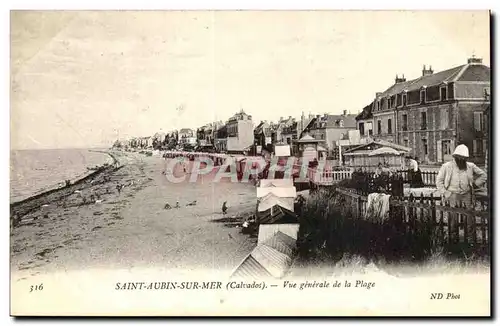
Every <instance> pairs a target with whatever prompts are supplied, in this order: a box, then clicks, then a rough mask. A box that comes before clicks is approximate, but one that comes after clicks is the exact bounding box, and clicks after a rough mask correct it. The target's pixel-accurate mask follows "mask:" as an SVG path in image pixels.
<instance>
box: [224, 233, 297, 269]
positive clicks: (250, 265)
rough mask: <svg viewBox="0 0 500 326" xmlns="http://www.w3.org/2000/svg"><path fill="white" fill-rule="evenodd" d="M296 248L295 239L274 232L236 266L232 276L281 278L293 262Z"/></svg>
mask: <svg viewBox="0 0 500 326" xmlns="http://www.w3.org/2000/svg"><path fill="white" fill-rule="evenodd" d="M259 238H260V237H259ZM295 249H296V240H295V239H293V238H292V237H290V236H289V235H287V234H285V233H283V232H280V231H277V232H274V233H272V234H270V235H269V237H268V238H267V239H266V240H265V241H262V242H259V243H258V244H257V246H256V247H255V248H254V249H253V250H252V252H251V253H250V254H248V255H247V256H246V257H245V258H244V259H243V261H242V262H241V263H240V264H239V265H238V267H236V269H235V270H234V271H233V273H232V274H231V278H233V279H234V278H240V279H256V278H258V279H263V278H281V277H283V276H285V274H286V272H287V270H288V269H289V268H290V266H291V264H292V257H293V254H294V252H295Z"/></svg>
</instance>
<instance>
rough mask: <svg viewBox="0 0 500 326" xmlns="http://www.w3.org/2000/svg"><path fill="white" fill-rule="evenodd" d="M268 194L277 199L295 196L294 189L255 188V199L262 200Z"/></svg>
mask: <svg viewBox="0 0 500 326" xmlns="http://www.w3.org/2000/svg"><path fill="white" fill-rule="evenodd" d="M268 194H273V195H275V196H277V197H285V198H286V197H292V198H295V197H296V196H297V191H296V189H295V187H257V198H262V197H264V196H267V195H268Z"/></svg>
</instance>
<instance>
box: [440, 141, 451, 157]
mask: <svg viewBox="0 0 500 326" xmlns="http://www.w3.org/2000/svg"><path fill="white" fill-rule="evenodd" d="M441 146H442V151H443V155H451V140H443V141H441Z"/></svg>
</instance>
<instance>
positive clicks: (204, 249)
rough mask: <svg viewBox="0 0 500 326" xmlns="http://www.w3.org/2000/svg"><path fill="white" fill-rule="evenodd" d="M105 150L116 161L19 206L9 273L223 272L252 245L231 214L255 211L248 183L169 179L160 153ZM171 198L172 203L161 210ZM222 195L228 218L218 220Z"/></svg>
mask: <svg viewBox="0 0 500 326" xmlns="http://www.w3.org/2000/svg"><path fill="white" fill-rule="evenodd" d="M112 154H114V155H115V156H116V159H117V160H118V161H119V162H120V163H122V164H124V165H123V166H122V167H121V168H119V169H114V168H111V169H107V170H105V171H108V172H105V173H102V171H101V175H99V176H96V175H93V178H92V180H93V182H92V183H91V182H90V180H89V179H87V182H85V181H84V182H81V183H80V184H79V185H73V186H72V187H69V188H66V189H64V190H62V191H59V192H57V193H56V195H54V194H52V195H49V196H42V199H39V200H31V203H30V204H29V205H26V207H25V208H23V209H24V210H25V212H27V210H26V209H30V210H29V213H28V214H26V215H24V216H23V218H22V219H20V220H19V223H18V224H17V225H16V226H15V227H14V228H12V229H11V245H10V247H11V276H13V277H15V279H17V280H21V279H23V278H27V279H31V278H32V277H40V276H42V275H47V273H52V272H57V271H60V270H68V271H69V270H81V269H91V268H99V269H102V268H105V269H109V268H111V269H116V268H126V269H130V268H134V269H135V268H144V267H158V268H167V269H168V270H172V271H173V270H185V269H193V268H195V267H196V268H208V269H212V270H218V269H227V270H228V271H229V270H232V269H233V268H234V267H235V266H236V264H237V263H238V262H239V261H240V260H241V259H242V258H243V257H244V256H246V255H247V254H248V253H249V252H250V251H251V250H252V249H253V247H254V245H255V242H256V239H255V238H249V237H248V236H247V235H245V234H243V233H241V231H240V230H241V228H239V227H238V225H237V221H239V220H241V219H242V218H243V215H245V214H247V213H248V214H250V213H251V212H252V211H254V210H255V188H254V187H252V186H249V185H248V184H242V183H238V184H235V183H230V182H222V183H212V182H210V181H209V180H207V179H204V180H200V181H199V182H197V183H182V184H175V183H171V182H169V181H168V180H167V178H165V175H164V174H162V172H163V171H164V167H165V161H164V160H163V159H161V158H157V157H147V156H144V155H136V154H128V153H120V152H113V153H112ZM118 185H122V186H123V187H121V190H118V187H117V186H118ZM77 189H79V191H75V190H77ZM89 198H90V200H89ZM193 200H197V204H194V205H192V204H191V203H192V201H193ZM42 201H45V202H52V203H51V204H50V205H48V206H46V205H43V204H42ZM176 201H179V203H180V207H179V208H176V209H174V208H172V209H165V205H166V203H169V204H170V205H171V206H174V204H175V203H176ZM223 201H228V203H229V210H228V215H227V217H228V218H230V220H231V221H225V220H224V219H223V220H221V218H222V217H224V216H223V214H222V211H221V206H222V203H223ZM41 204H42V205H41ZM235 222H236V223H235Z"/></svg>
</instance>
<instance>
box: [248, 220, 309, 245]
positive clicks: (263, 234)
mask: <svg viewBox="0 0 500 326" xmlns="http://www.w3.org/2000/svg"><path fill="white" fill-rule="evenodd" d="M279 233H283V234H284V235H286V237H284V236H282V235H280V238H281V239H282V241H285V242H286V243H288V244H289V245H293V247H294V248H295V243H296V241H297V238H298V234H299V223H283V224H261V225H259V237H258V239H257V244H259V243H265V242H266V241H268V240H269V239H271V238H273V237H274V236H275V235H277V234H279Z"/></svg>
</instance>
